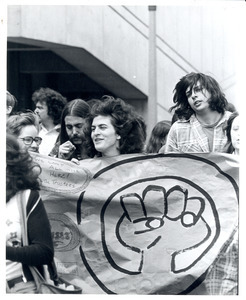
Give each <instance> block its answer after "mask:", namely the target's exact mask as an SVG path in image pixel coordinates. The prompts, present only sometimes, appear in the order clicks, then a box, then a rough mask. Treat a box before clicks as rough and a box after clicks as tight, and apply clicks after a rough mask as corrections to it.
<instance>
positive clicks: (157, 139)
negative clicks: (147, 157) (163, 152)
mask: <svg viewBox="0 0 246 300" xmlns="http://www.w3.org/2000/svg"><path fill="white" fill-rule="evenodd" d="M170 128H171V122H170V121H160V122H158V123H157V124H156V125H155V127H154V128H153V129H152V132H151V135H150V138H149V142H148V145H147V147H146V152H147V153H158V151H159V150H160V149H161V147H162V146H163V145H164V144H163V141H164V139H165V138H166V136H167V135H168V132H169V130H170Z"/></svg>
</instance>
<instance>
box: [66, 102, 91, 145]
mask: <svg viewBox="0 0 246 300" xmlns="http://www.w3.org/2000/svg"><path fill="white" fill-rule="evenodd" d="M66 116H74V117H80V118H83V119H86V118H88V117H89V116H90V106H89V105H88V104H87V103H86V102H85V101H84V100H82V99H74V100H72V101H70V102H68V103H67V104H66V105H65V107H64V109H63V111H62V115H61V131H60V144H63V143H65V142H66V141H68V140H69V137H68V135H67V130H66V125H65V118H66Z"/></svg>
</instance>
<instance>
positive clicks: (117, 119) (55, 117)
mask: <svg viewBox="0 0 246 300" xmlns="http://www.w3.org/2000/svg"><path fill="white" fill-rule="evenodd" d="M32 100H33V102H34V104H35V110H34V111H31V110H27V111H25V112H16V106H17V100H16V98H15V97H14V96H13V95H11V94H10V93H9V92H7V113H6V115H7V122H6V129H7V143H6V145H7V148H6V151H7V154H6V157H7V170H6V177H7V180H6V196H7V197H6V203H7V221H6V224H7V234H6V264H7V275H6V279H7V288H8V291H10V292H15V293H18V292H19V293H32V292H35V287H34V286H33V279H32V276H31V274H30V273H28V270H26V265H35V266H39V267H40V268H41V266H42V265H43V264H48V263H50V262H51V261H52V260H53V257H54V249H53V244H52V238H51V233H50V227H49V221H48V218H47V214H46V212H45V209H44V206H43V204H42V201H41V199H40V195H39V193H38V189H39V179H38V177H39V174H40V170H39V166H38V165H37V164H35V163H34V162H33V160H32V157H31V156H30V154H29V152H39V153H40V154H42V155H48V156H52V157H57V158H59V159H65V160H70V161H72V162H74V163H76V164H79V163H80V161H81V160H83V159H88V158H94V159H97V158H99V157H113V156H118V155H122V154H130V153H142V154H148V153H164V154H165V153H169V152H183V153H186V152H189V153H195V152H204V153H208V152H220V153H231V154H232V153H233V154H236V155H239V146H240V136H239V115H238V112H236V111H234V112H231V111H229V104H228V102H227V100H226V98H225V95H224V94H223V92H222V90H221V88H220V87H219V84H218V83H217V81H216V80H215V79H214V78H212V77H211V76H208V75H205V74H202V73H190V74H187V75H185V76H183V77H182V78H181V79H180V81H179V82H178V83H177V84H176V86H175V89H174V97H173V101H174V106H173V107H171V109H170V111H171V112H172V111H174V114H173V118H172V120H171V121H167V120H164V121H160V122H158V123H157V124H156V126H155V127H154V128H153V130H152V133H151V136H150V137H149V140H148V143H147V142H146V123H145V121H144V119H143V117H142V116H141V115H139V114H138V113H137V112H136V111H135V110H134V109H133V107H132V106H131V105H129V104H127V103H126V102H125V101H124V100H122V99H120V98H114V97H112V96H103V97H102V98H101V99H92V100H90V101H85V100H82V99H74V100H71V101H67V99H66V98H65V97H64V96H62V95H61V94H60V93H58V92H57V91H54V90H52V89H50V88H40V89H38V90H37V91H35V92H34V93H33V95H32ZM26 191H28V192H27V193H26ZM20 197H21V198H22V199H24V200H23V201H25V203H26V208H27V215H28V238H29V246H25V247H21V235H22V232H21V226H20V219H19V216H18V205H17V204H18V201H19V200H18V199H19V198H20ZM40 224H42V225H41V226H42V232H40V230H39V229H38V228H39V227H40ZM235 243H236V242H235ZM235 243H233V247H232V250H229V251H233V254H235ZM236 251H237V250H236ZM226 255H227V256H228V254H226ZM222 259H224V258H222ZM223 263H224V262H223ZM234 264H235V262H234ZM23 273H24V277H25V280H24V281H23ZM211 274H212V271H211ZM221 293H223V292H221ZM224 293H226V292H225V291H224ZM233 293H236V292H235V291H233Z"/></svg>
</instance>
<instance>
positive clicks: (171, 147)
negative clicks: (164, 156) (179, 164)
mask: <svg viewBox="0 0 246 300" xmlns="http://www.w3.org/2000/svg"><path fill="white" fill-rule="evenodd" d="M164 150H165V153H168V152H179V148H178V143H177V122H175V123H174V124H173V125H172V126H171V128H170V130H169V133H168V136H167V142H166V144H165V148H164ZM163 153H164V152H163Z"/></svg>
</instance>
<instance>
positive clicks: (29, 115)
mask: <svg viewBox="0 0 246 300" xmlns="http://www.w3.org/2000/svg"><path fill="white" fill-rule="evenodd" d="M29 125H34V126H35V127H36V128H37V129H38V119H37V116H36V115H35V114H34V113H33V112H26V113H19V114H17V115H12V116H10V117H9V118H8V120H7V123H6V130H7V133H10V134H13V135H15V136H16V137H18V136H19V135H20V133H21V130H22V128H23V127H25V126H29Z"/></svg>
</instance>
